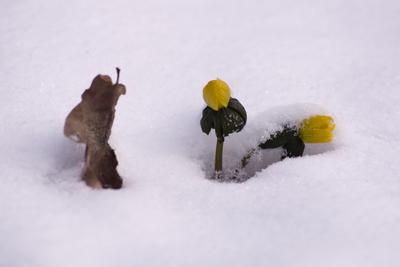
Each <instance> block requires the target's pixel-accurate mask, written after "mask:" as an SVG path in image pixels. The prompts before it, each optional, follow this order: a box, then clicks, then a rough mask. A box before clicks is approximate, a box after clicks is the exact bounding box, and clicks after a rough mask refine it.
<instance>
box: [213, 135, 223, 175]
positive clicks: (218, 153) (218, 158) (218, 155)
mask: <svg viewBox="0 0 400 267" xmlns="http://www.w3.org/2000/svg"><path fill="white" fill-rule="evenodd" d="M223 148H224V141H219V140H217V147H216V149H215V172H221V171H222V152H223Z"/></svg>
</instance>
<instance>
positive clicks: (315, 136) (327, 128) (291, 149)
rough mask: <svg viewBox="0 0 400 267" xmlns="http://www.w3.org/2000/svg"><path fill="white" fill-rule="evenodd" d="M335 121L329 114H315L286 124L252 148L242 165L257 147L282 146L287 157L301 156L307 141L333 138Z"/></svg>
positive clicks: (323, 140)
mask: <svg viewBox="0 0 400 267" xmlns="http://www.w3.org/2000/svg"><path fill="white" fill-rule="evenodd" d="M334 129H335V123H334V121H333V118H332V117H330V116H327V115H314V116H311V117H308V118H306V119H304V120H303V121H302V122H301V123H300V124H299V125H284V127H283V129H282V130H280V131H277V132H275V133H273V134H272V135H271V136H270V137H269V138H268V139H267V140H265V141H263V142H261V143H260V144H258V147H257V148H253V149H251V150H250V151H249V152H248V153H247V155H246V156H245V157H243V159H242V167H245V166H246V165H247V163H248V162H249V160H250V158H251V157H252V156H253V155H254V154H255V152H256V151H257V149H271V148H278V147H282V148H283V152H284V154H283V155H282V159H283V158H286V157H290V158H292V157H301V156H302V155H303V152H304V148H305V143H312V144H316V143H329V142H331V141H332V139H333V130H334Z"/></svg>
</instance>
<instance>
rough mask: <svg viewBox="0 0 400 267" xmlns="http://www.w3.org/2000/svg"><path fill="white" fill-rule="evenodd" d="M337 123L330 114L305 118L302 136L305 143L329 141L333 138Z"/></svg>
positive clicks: (301, 130)
mask: <svg viewBox="0 0 400 267" xmlns="http://www.w3.org/2000/svg"><path fill="white" fill-rule="evenodd" d="M334 129H335V123H334V121H333V118H332V117H330V116H323V115H316V116H312V117H309V118H308V119H305V120H303V122H302V124H301V127H300V138H301V139H302V140H303V142H304V143H329V142H331V141H332V139H333V130H334Z"/></svg>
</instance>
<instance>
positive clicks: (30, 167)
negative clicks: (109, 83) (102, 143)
mask: <svg viewBox="0 0 400 267" xmlns="http://www.w3.org/2000/svg"><path fill="white" fill-rule="evenodd" d="M399 14H400V2H399V1H397V0H386V1H382V0H363V1H359V0H327V1H318V0H299V1H287V0H280V1H278V0H277V1H273V0H265V1H257V0H247V1H237V0H230V1H228V0H226V1H223V0H217V1H211V0H202V1H184V0H170V1H161V0H160V1H158V0H150V1H128V0H126V1H123V0H115V1H104V0H98V1H94V0H88V1H78V0H70V1H59V0H54V1H48V0H37V1H26V0H20V1H2V3H1V9H0V77H1V79H0V80H1V88H0V90H1V91H0V93H1V94H0V96H1V105H0V119H1V123H2V127H1V128H0V145H1V151H2V153H1V158H0V170H1V173H0V174H1V178H0V181H1V186H0V266H1V267H22V266H29V267H54V266H57V267H63V266H65V267H67V266H68V267H70V266H85V267H91V266H93V267H103V266H116V267H120V266H121V267H128V266H129V267H130V266H363V267H365V266H367V267H368V266H400V254H399V247H400V175H399V172H400V162H399V158H398V157H399V155H400V138H399V131H400V128H399V125H400V111H399V103H400V92H399V88H400V34H399V33H400V18H399ZM116 66H119V67H120V68H121V69H122V72H121V78H120V81H121V82H122V83H124V84H125V85H126V86H127V94H126V95H125V96H122V97H121V98H120V101H119V103H118V105H117V111H116V119H115V122H114V127H113V131H112V136H111V139H110V143H111V145H112V146H113V148H115V150H116V153H117V156H118V160H119V167H118V170H119V172H120V174H121V175H122V176H123V178H124V187H123V189H121V190H93V189H91V188H88V187H87V186H86V185H85V183H84V182H82V181H81V180H80V177H79V176H80V171H81V169H82V166H83V154H84V147H83V146H81V145H77V144H75V143H73V142H71V141H70V140H68V139H67V138H65V137H64V136H63V134H62V129H63V124H64V119H65V117H66V115H67V114H68V112H69V111H70V110H71V109H72V108H73V107H74V106H75V105H76V104H77V103H78V102H79V101H80V95H81V93H82V92H83V90H84V89H86V88H88V87H89V85H90V83H91V81H92V79H93V78H94V76H95V75H97V74H99V73H102V74H109V75H111V76H112V77H113V78H114V79H115V76H116V75H115V67H116ZM217 77H218V78H221V79H224V80H225V81H227V82H228V83H229V85H230V86H231V89H232V92H233V97H235V98H238V99H239V100H240V102H241V103H242V104H243V105H244V106H245V107H246V110H247V113H248V125H246V128H245V129H244V130H243V131H242V132H240V133H236V134H233V135H232V136H229V137H227V139H226V142H225V147H224V149H225V150H224V167H225V168H226V169H230V168H233V167H234V166H235V164H237V163H238V162H239V160H240V157H241V155H243V153H244V152H245V151H246V150H247V149H248V148H250V147H251V145H252V144H253V143H254V142H256V141H257V140H258V139H259V138H261V136H259V135H261V134H262V132H263V131H264V134H265V133H267V132H268V131H271V130H273V128H274V127H278V126H277V125H278V124H279V121H280V119H281V118H282V119H284V118H289V119H291V118H293V119H297V117H302V116H303V115H306V114H307V112H306V111H307V110H309V108H308V107H311V106H312V105H310V104H306V103H314V104H317V105H318V106H320V107H322V108H323V109H324V110H325V111H326V112H327V113H328V114H330V115H332V116H333V117H334V118H335V122H336V124H337V129H336V132H335V141H334V142H333V143H332V144H330V145H325V146H321V145H314V146H310V145H307V148H306V151H307V153H306V155H305V156H304V157H302V158H295V159H285V160H284V161H277V159H275V160H272V161H270V162H266V161H265V160H264V161H263V160H261V162H262V161H263V162H264V163H263V164H264V165H265V166H261V165H258V166H255V167H254V166H253V167H252V168H253V170H252V172H253V173H252V174H254V177H252V178H251V179H249V180H247V181H246V182H243V183H219V182H214V181H211V180H209V179H207V177H208V176H209V174H210V173H211V172H212V168H213V160H214V158H213V157H214V150H215V141H216V138H215V134H214V133H211V134H210V135H209V136H207V135H205V134H203V133H202V132H201V129H200V125H199V120H200V116H201V111H202V109H203V108H204V102H203V100H202V88H203V86H204V85H205V84H206V83H207V82H208V81H209V80H211V79H215V78H217ZM303 109H304V110H303ZM277 110H278V111H279V112H277ZM302 112H304V113H302ZM263 153H264V154H268V155H264V156H263V155H261V157H269V156H271V155H273V154H274V155H275V156H271V157H276V156H277V155H279V153H280V151H276V149H275V150H271V151H267V152H265V151H263ZM259 156H260V155H259ZM255 161H257V159H255ZM254 164H256V163H254V162H253V165H254ZM265 167H266V168H265Z"/></svg>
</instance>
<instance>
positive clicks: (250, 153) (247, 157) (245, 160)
mask: <svg viewBox="0 0 400 267" xmlns="http://www.w3.org/2000/svg"><path fill="white" fill-rule="evenodd" d="M257 150H258V149H257V148H252V149H250V150H249V151H248V152H247V154H246V155H245V156H244V157H243V158H242V161H241V163H242V169H243V168H244V167H246V166H247V164H248V163H249V161H250V159H251V157H252V156H253V155H254V154H255V153H256V152H257Z"/></svg>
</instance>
